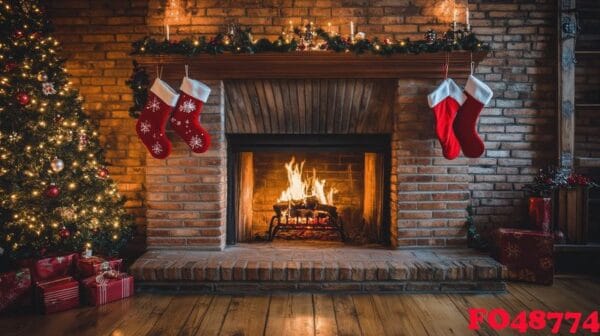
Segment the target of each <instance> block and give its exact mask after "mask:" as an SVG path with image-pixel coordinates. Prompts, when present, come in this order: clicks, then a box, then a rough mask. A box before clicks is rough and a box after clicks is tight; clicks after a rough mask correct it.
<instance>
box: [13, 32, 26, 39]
mask: <svg viewBox="0 0 600 336" xmlns="http://www.w3.org/2000/svg"><path fill="white" fill-rule="evenodd" d="M23 36H25V33H23V31H22V30H17V31H15V33H14V34H13V37H14V38H16V39H20V38H23Z"/></svg>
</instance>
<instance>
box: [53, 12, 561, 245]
mask: <svg viewBox="0 0 600 336" xmlns="http://www.w3.org/2000/svg"><path fill="white" fill-rule="evenodd" d="M166 2H167V1H164V0H162V1H159V0H150V1H142V0H129V1H108V0H95V1H91V0H52V1H48V7H49V9H50V14H51V18H52V19H53V21H54V23H55V25H56V27H57V37H58V38H59V39H60V40H61V41H62V42H63V44H64V48H65V51H66V56H67V57H69V62H68V64H67V65H68V68H69V70H70V73H71V74H72V75H73V82H74V84H75V86H78V87H79V88H80V89H81V92H82V94H83V95H84V97H85V98H86V108H87V111H88V112H89V114H90V115H91V116H92V117H93V118H94V119H96V120H98V121H99V123H100V127H101V129H100V132H101V134H102V140H103V141H104V143H105V144H106V147H107V151H108V153H107V154H108V155H107V158H108V160H109V161H110V163H111V165H112V166H111V167H110V168H111V175H112V176H113V177H114V178H115V179H116V180H117V181H119V184H120V188H121V190H122V191H123V192H124V193H125V195H126V196H128V197H129V199H130V201H129V202H128V207H129V208H130V209H131V211H132V213H134V214H135V215H136V217H137V221H138V223H139V224H141V230H140V232H146V229H145V224H146V213H147V212H148V211H154V210H155V209H149V208H150V204H151V203H152V202H157V203H156V204H167V203H169V201H170V200H169V199H167V200H156V201H152V198H153V197H157V196H155V195H154V193H148V195H145V190H146V189H147V188H148V186H149V185H151V183H152V182H153V181H157V180H156V179H158V178H161V177H160V175H162V173H160V169H158V168H159V167H155V166H154V165H155V164H156V163H155V162H153V161H154V160H148V159H147V157H146V154H145V151H144V149H143V148H142V146H141V145H140V143H139V141H137V139H136V136H135V133H134V131H133V129H134V128H133V127H134V120H132V119H130V118H129V117H128V116H127V109H128V107H129V106H130V104H131V96H130V94H129V90H128V88H127V87H126V86H125V84H124V81H125V80H126V79H127V77H128V76H129V73H130V70H131V64H130V63H131V58H130V56H129V55H128V52H129V51H130V42H131V41H133V40H136V39H139V38H141V37H142V36H144V35H145V34H153V35H155V36H163V24H164V22H165V21H164V18H165V8H164V5H165V3H166ZM179 3H181V6H182V8H183V9H182V10H181V15H180V20H179V21H175V20H174V19H173V18H169V22H170V24H171V34H172V38H183V37H186V36H189V35H191V34H214V33H216V32H219V31H222V29H223V25H224V24H226V23H227V22H231V21H234V22H238V23H240V24H243V25H247V26H251V27H252V28H253V32H254V33H255V35H256V36H269V37H274V36H275V35H277V34H279V33H280V31H281V28H282V26H284V25H286V24H287V22H288V21H289V20H290V19H291V20H294V21H295V22H297V23H298V22H299V21H300V19H301V18H306V19H311V20H313V21H314V22H315V23H316V24H317V25H326V23H327V22H332V24H333V27H334V29H335V30H337V31H341V32H342V33H347V32H348V30H349V26H348V22H349V21H350V20H353V21H354V22H355V23H356V24H357V26H358V31H364V32H365V33H367V35H368V36H373V35H378V36H381V37H393V38H396V39H401V38H405V37H412V38H420V37H421V36H422V34H423V33H424V32H425V31H427V30H428V29H430V28H433V29H436V30H438V31H442V30H445V29H446V28H447V24H448V22H447V20H448V19H450V18H451V9H449V7H448V1H442V0H440V1H426V0H413V1H406V0H342V1H326V0H241V1H228V0H225V1H213V0H196V1H193V0H180V1H179ZM554 6H555V1H554V0H536V1H532V0H531V1H516V0H515V1H510V0H507V1H501V2H499V1H484V0H479V1H475V0H471V1H470V4H469V8H470V11H471V18H472V19H471V24H472V27H473V30H474V31H475V32H476V33H478V35H479V36H480V38H481V39H484V40H486V41H488V42H490V44H491V46H492V48H493V51H492V52H491V53H490V55H489V57H488V58H487V59H486V60H485V61H484V62H483V63H482V64H481V65H480V66H479V67H478V68H477V75H478V76H479V77H480V78H481V79H483V80H484V81H486V82H487V83H488V84H489V85H490V86H491V87H492V88H493V90H494V93H495V96H494V99H493V100H492V102H491V103H490V104H489V107H488V108H487V109H486V110H485V111H484V112H483V114H482V117H481V120H480V124H479V131H480V133H481V134H482V136H483V138H484V140H485V143H486V147H487V151H486V153H485V154H484V156H483V157H482V158H480V159H471V160H467V159H462V158H461V159H458V160H456V161H452V162H450V161H447V160H444V159H443V158H442V156H441V155H440V148H439V144H437V142H436V141H435V140H434V135H433V131H432V119H431V112H430V111H429V109H428V108H427V107H426V100H425V95H426V94H427V93H428V92H430V91H431V90H432V89H433V87H434V86H435V84H436V83H434V82H419V83H404V84H411V86H410V87H407V86H402V84H403V83H400V84H401V85H400V87H404V88H405V89H403V90H399V92H398V93H399V94H398V97H397V106H396V113H395V115H396V121H395V126H396V129H397V130H401V131H403V132H405V134H406V136H399V135H397V136H395V137H394V143H393V150H394V159H393V168H394V170H393V171H394V172H398V175H396V174H393V176H392V187H391V188H392V197H391V201H392V224H391V225H392V242H393V243H394V244H397V245H400V246H408V245H437V246H444V245H452V244H462V242H463V239H462V238H461V236H462V233H463V231H461V229H460V226H461V225H462V221H463V219H464V216H465V213H464V207H465V206H466V205H467V204H468V203H469V202H470V203H471V204H473V205H474V206H475V221H476V222H477V223H478V224H479V225H481V226H488V227H489V226H497V225H513V224H516V223H518V222H521V221H522V220H523V218H524V216H523V215H524V208H525V207H524V198H523V197H524V195H523V193H522V192H521V191H520V189H521V187H522V185H523V183H526V182H528V181H530V180H531V179H532V176H533V175H534V174H535V173H536V171H537V170H538V169H539V167H541V166H544V165H545V164H546V163H548V162H549V161H553V160H554V157H555V156H556V154H555V152H556V150H555V147H556V145H555V142H556V117H555V114H556V109H555V107H554V105H555V93H554V92H555V91H554V82H555V68H556V67H555V56H554V55H555V48H554V44H555V35H554V32H555V17H554V15H555V14H554V11H555V7H554ZM461 13H462V10H461ZM459 17H463V16H462V15H460V14H459ZM461 84H464V83H461ZM214 109H218V107H214ZM209 114H210V113H209ZM208 118H209V119H210V118H211V117H210V116H208ZM212 118H213V119H212V121H213V122H215V123H216V124H217V125H219V123H221V122H222V119H221V118H220V117H219V116H218V113H217V114H215V115H213V117H212ZM203 122H204V119H203ZM214 132H215V135H216V136H217V137H218V136H219V135H220V134H221V133H222V130H221V129H219V126H217V127H216V128H215V129H214ZM408 135H410V138H409V137H408ZM222 150H223V149H222V148H220V149H216V150H215V152H213V156H212V157H213V158H214V160H213V161H212V162H213V163H214V162H217V163H218V164H219V165H223V164H224V163H223V162H222V160H221V159H220V155H221V152H220V151H222ZM172 159H173V160H179V159H181V158H180V157H178V156H174V157H172ZM202 160H205V159H203V158H197V157H194V158H192V161H191V162H187V163H189V164H190V167H187V166H186V167H187V168H186V167H183V171H178V172H177V175H178V176H184V175H188V174H190V172H191V171H193V168H197V167H195V166H194V165H203V164H204V163H202ZM207 160H208V159H207ZM209 161H210V160H209ZM172 162H176V161H172ZM183 162H185V161H182V162H180V163H182V164H183ZM146 167H148V168H146ZM171 169H175V168H169V169H168V170H169V171H170V170H171ZM186 169H191V170H190V171H188V172H186ZM171 172H172V171H171ZM218 176H219V177H218V178H217V180H218V179H219V178H221V177H222V175H218ZM168 181H169V180H168ZM169 182H171V181H169ZM173 183H175V182H173ZM197 183H200V184H201V183H202V182H201V181H199V182H197ZM209 184H210V183H209ZM175 190H176V189H175ZM174 192H175V191H174ZM171 201H174V200H171ZM220 201H221V200H215V202H217V203H216V204H217V205H216V209H217V210H215V209H211V210H203V211H207V212H206V213H210V214H211V215H206V216H213V217H214V218H211V219H210V220H209V219H199V218H195V219H194V220H197V221H204V223H205V224H206V223H209V222H210V223H212V224H210V225H209V226H208V227H203V228H202V229H193V230H197V231H194V232H192V231H193V230H191V231H190V229H188V228H186V227H185V226H183V228H182V227H180V225H185V223H184V221H185V219H176V218H173V217H169V218H165V220H166V221H168V222H169V224H170V225H172V226H173V227H177V228H176V229H175V228H173V229H167V228H164V227H161V228H154V229H153V228H152V227H150V228H149V229H148V230H157V231H155V233H160V234H164V237H163V238H159V236H156V237H155V238H153V239H156V240H160V241H161V243H162V245H165V246H169V244H172V245H178V244H181V243H182V242H187V243H189V241H188V240H186V239H192V238H190V237H192V236H188V234H192V233H195V232H198V231H202V232H203V234H205V236H202V238H201V239H200V243H203V242H205V241H210V242H211V243H215V244H217V245H222V244H223V239H222V234H223V229H222V227H219V228H218V227H216V226H213V225H216V224H215V223H216V222H218V221H219V220H221V219H224V215H223V212H222V207H221V206H222V205H221V203H219V202H220ZM161 202H162V203H161ZM189 202H190V203H192V204H196V206H198V207H200V204H202V203H203V202H202V201H196V200H193V201H189ZM175 203H177V202H175ZM190 206H192V207H193V205H190ZM157 211H158V210H157ZM190 216H192V215H190ZM199 216H204V215H199ZM396 219H397V220H396ZM163 224H164V223H163ZM157 225H158V224H157ZM161 225H162V224H161ZM431 228H433V229H431ZM185 230H188V231H185ZM219 235H220V236H219ZM181 237H183V238H181ZM396 238H397V239H396Z"/></svg>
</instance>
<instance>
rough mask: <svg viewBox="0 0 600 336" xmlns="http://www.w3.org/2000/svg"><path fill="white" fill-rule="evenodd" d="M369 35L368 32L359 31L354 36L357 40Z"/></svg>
mask: <svg viewBox="0 0 600 336" xmlns="http://www.w3.org/2000/svg"><path fill="white" fill-rule="evenodd" d="M366 37H367V34H365V33H363V32H358V33H356V35H354V38H355V39H356V40H364V39H365V38H366Z"/></svg>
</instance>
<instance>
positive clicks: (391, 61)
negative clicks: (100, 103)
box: [135, 51, 487, 80]
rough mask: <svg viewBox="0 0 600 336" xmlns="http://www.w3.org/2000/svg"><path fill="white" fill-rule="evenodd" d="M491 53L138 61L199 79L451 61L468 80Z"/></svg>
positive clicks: (350, 71) (413, 74)
mask: <svg viewBox="0 0 600 336" xmlns="http://www.w3.org/2000/svg"><path fill="white" fill-rule="evenodd" d="M486 54H487V52H474V53H470V52H464V51H454V52H450V53H445V52H439V53H423V54H418V55H414V54H394V55H390V56H380V55H372V54H369V55H355V54H350V53H334V52H327V51H322V52H319V51H315V52H294V53H261V54H221V55H206V54H202V55H196V56H191V57H188V56H181V55H160V56H145V55H138V56H136V57H135V59H136V60H137V61H138V63H140V65H142V66H144V67H146V69H147V71H148V72H149V73H150V74H151V75H155V72H156V69H157V68H158V67H161V66H162V69H163V71H162V72H163V74H164V75H166V77H173V76H175V75H177V76H179V77H180V76H183V74H184V65H186V64H187V65H189V68H190V73H191V76H194V77H195V78H198V79H205V80H210V79H277V78H296V79H316V78H321V79H326V78H371V79H376V78H378V79H385V78H397V79H440V78H442V77H443V72H442V69H443V65H444V64H445V63H446V59H449V64H450V67H449V72H448V76H449V77H452V78H466V77H467V76H468V75H469V73H470V69H471V60H472V61H473V62H475V65H477V64H478V63H479V62H481V61H482V60H483V59H484V58H485V56H486Z"/></svg>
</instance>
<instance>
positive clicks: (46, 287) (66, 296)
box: [36, 276, 79, 314]
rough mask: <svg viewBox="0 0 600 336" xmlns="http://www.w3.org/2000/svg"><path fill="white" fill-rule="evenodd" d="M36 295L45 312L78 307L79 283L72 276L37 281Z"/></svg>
mask: <svg viewBox="0 0 600 336" xmlns="http://www.w3.org/2000/svg"><path fill="white" fill-rule="evenodd" d="M36 288H37V291H36V296H37V300H38V303H39V305H40V308H41V310H42V311H43V312H44V313H45V314H50V313H56V312H61V311H65V310H69V309H72V308H76V307H79V283H78V282H77V281H75V280H74V279H73V277H70V276H69V277H62V278H57V279H54V280H49V281H43V282H39V283H37V286H36Z"/></svg>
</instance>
